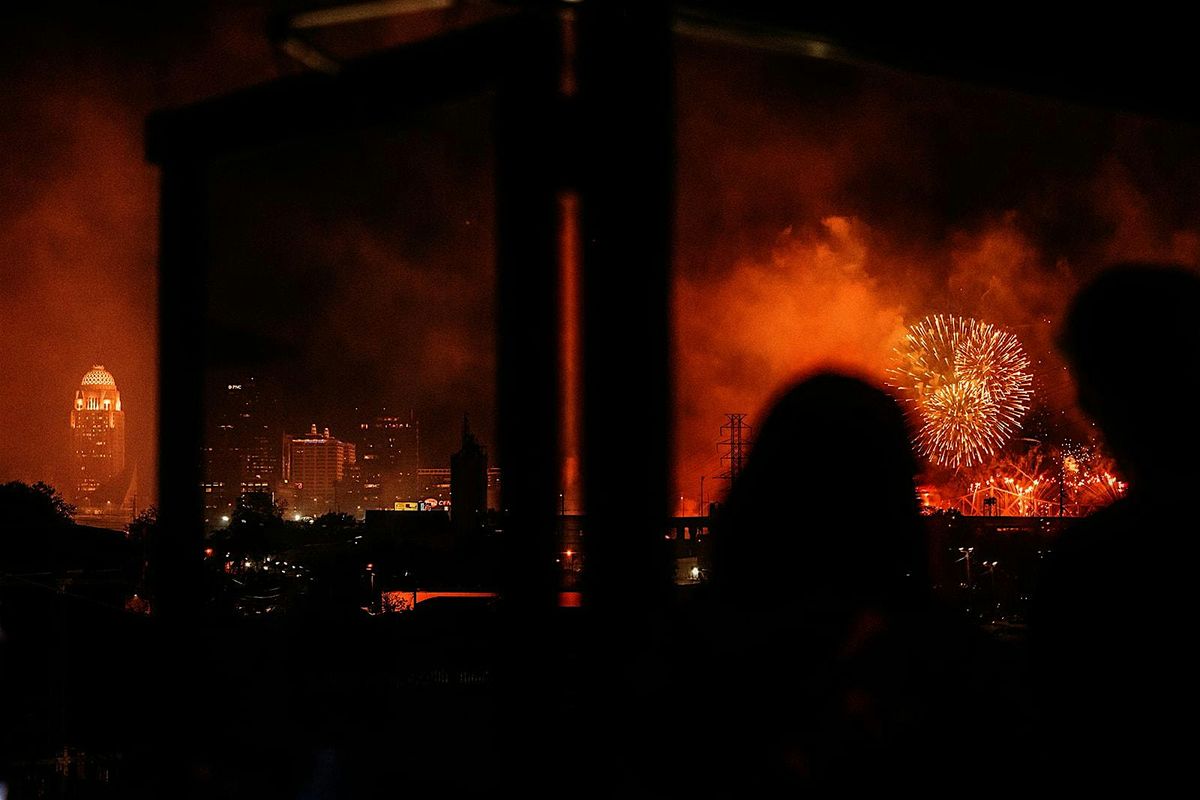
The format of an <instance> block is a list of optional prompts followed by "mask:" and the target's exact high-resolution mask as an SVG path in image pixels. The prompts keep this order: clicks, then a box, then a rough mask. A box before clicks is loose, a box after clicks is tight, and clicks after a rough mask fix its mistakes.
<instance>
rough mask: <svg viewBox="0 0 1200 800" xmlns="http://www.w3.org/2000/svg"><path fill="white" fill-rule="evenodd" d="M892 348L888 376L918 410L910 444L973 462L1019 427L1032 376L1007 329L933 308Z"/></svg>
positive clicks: (956, 462) (945, 458)
mask: <svg viewBox="0 0 1200 800" xmlns="http://www.w3.org/2000/svg"><path fill="white" fill-rule="evenodd" d="M896 353H897V360H896V365H895V366H894V367H892V369H891V370H889V374H890V377H891V382H892V384H893V385H894V386H895V387H896V389H897V390H898V391H899V392H900V393H901V395H902V396H903V397H904V399H905V400H907V401H908V402H909V403H910V405H911V407H912V408H913V409H914V411H915V412H916V413H917V415H918V417H919V419H920V426H919V430H918V433H917V439H916V444H917V447H918V449H919V450H920V451H921V453H922V454H924V455H925V456H926V457H928V458H929V459H930V460H932V461H934V462H935V463H938V464H942V465H944V466H950V467H955V468H958V467H969V466H972V465H975V464H979V463H980V462H982V461H983V460H984V459H985V458H987V457H989V456H991V455H993V454H994V453H995V452H996V451H997V450H998V449H1000V448H1001V447H1003V446H1004V444H1005V443H1006V442H1008V440H1009V439H1011V438H1012V436H1013V434H1015V433H1016V432H1017V431H1018V430H1020V428H1021V420H1022V419H1023V418H1024V416H1025V412H1026V411H1027V410H1028V408H1029V400H1030V396H1031V391H1030V384H1031V383H1032V381H1033V378H1032V376H1031V375H1030V373H1029V358H1028V356H1026V355H1025V351H1024V349H1023V348H1022V347H1021V343H1020V342H1019V341H1017V338H1016V337H1015V336H1013V335H1012V334H1011V333H1008V332H1006V331H1004V330H1001V329H1000V328H998V327H996V326H995V325H992V324H990V323H987V322H980V321H978V320H974V319H971V318H969V317H958V316H953V315H943V314H936V315H934V316H931V317H926V318H925V319H923V320H921V321H920V322H918V323H917V324H915V325H913V326H912V327H910V328H909V329H908V333H907V335H906V336H905V339H904V342H903V344H901V346H900V347H899V348H898V349H897V351H896Z"/></svg>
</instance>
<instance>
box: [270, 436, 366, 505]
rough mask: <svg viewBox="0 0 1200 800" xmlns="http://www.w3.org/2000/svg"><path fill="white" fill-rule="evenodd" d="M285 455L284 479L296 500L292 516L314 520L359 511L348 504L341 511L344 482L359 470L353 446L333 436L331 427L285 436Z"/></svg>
mask: <svg viewBox="0 0 1200 800" xmlns="http://www.w3.org/2000/svg"><path fill="white" fill-rule="evenodd" d="M283 452H284V460H283V479H284V481H285V482H286V483H287V484H288V485H289V486H290V488H291V489H292V491H293V498H294V500H293V503H292V505H291V508H290V509H289V513H293V514H297V515H300V516H305V517H309V516H313V517H315V516H320V515H321V514H325V513H327V512H329V511H344V512H346V513H351V512H353V511H355V510H356V509H355V508H353V507H350V506H349V503H347V507H346V508H341V507H340V506H341V504H340V503H339V502H338V500H339V498H338V490H339V489H342V488H343V487H342V482H343V481H344V480H346V479H347V478H349V477H350V476H351V473H352V472H354V471H356V469H355V468H356V465H355V458H354V445H353V444H351V443H349V442H343V441H341V440H340V439H337V438H336V437H334V436H332V435H331V434H330V433H329V428H326V429H325V431H324V433H321V432H318V431H317V426H316V425H313V426H312V428H311V429H310V430H309V432H308V434H307V435H305V436H293V435H291V434H287V435H285V436H284V437H283Z"/></svg>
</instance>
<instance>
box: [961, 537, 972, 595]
mask: <svg viewBox="0 0 1200 800" xmlns="http://www.w3.org/2000/svg"><path fill="white" fill-rule="evenodd" d="M958 552H960V553H962V554H963V557H962V558H960V559H959V561H965V562H967V588H968V589H970V588H971V553H973V552H975V548H974V547H960V548H958Z"/></svg>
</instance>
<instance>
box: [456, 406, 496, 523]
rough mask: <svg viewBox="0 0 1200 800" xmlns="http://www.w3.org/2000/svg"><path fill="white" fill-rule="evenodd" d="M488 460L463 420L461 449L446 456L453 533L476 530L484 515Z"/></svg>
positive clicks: (469, 427)
mask: <svg viewBox="0 0 1200 800" xmlns="http://www.w3.org/2000/svg"><path fill="white" fill-rule="evenodd" d="M487 489H488V457H487V451H486V450H484V449H483V447H482V446H481V445H480V444H479V440H478V439H476V438H475V434H473V433H471V425H470V422H469V421H468V420H467V418H466V417H463V433H462V447H461V448H460V449H459V451H458V452H457V453H454V454H453V455H452V456H450V520H451V522H452V523H453V525H454V529H455V531H458V532H463V531H470V530H474V529H476V528H478V527H479V525H480V523H481V522H482V520H483V516H484V515H485V514H486V513H487V510H488V504H487V497H488V492H487Z"/></svg>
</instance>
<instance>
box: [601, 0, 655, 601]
mask: <svg viewBox="0 0 1200 800" xmlns="http://www.w3.org/2000/svg"><path fill="white" fill-rule="evenodd" d="M579 22H580V26H579V43H578V53H579V62H578V63H579V100H580V105H581V108H580V125H579V131H580V134H579V142H578V150H577V152H579V153H580V158H581V160H582V162H581V164H580V170H581V171H580V179H579V188H580V207H581V209H582V217H583V220H582V221H583V225H582V228H583V231H582V232H583V237H582V238H583V272H584V280H583V285H584V308H583V317H584V334H583V351H584V363H583V375H584V385H585V389H584V401H583V407H584V410H585V422H584V426H583V430H584V469H583V472H584V479H585V484H584V485H585V496H586V504H587V512H588V519H589V527H588V538H587V540H586V543H587V561H586V562H585V563H586V569H587V570H588V574H587V583H586V587H587V589H586V596H585V602H588V603H590V604H591V605H592V606H593V607H595V608H597V609H598V610H601V611H603V612H604V614H603V615H604V616H606V617H607V616H610V615H612V616H614V619H616V618H619V619H624V620H627V621H631V622H632V621H634V620H637V619H644V618H647V617H648V616H649V612H652V611H653V610H654V607H655V606H658V605H659V604H661V603H662V602H663V601H664V599H665V597H666V596H667V591H668V589H669V586H670V565H669V563H668V557H667V552H668V551H667V549H666V547H665V546H664V545H665V541H664V533H665V528H666V524H667V518H668V516H669V505H668V504H669V500H668V498H669V496H670V495H669V492H670V486H669V477H670V474H669V455H670V443H671V435H670V432H671V421H670V403H671V360H670V349H669V341H670V302H669V284H670V264H671V235H672V214H673V191H674V178H675V175H674V144H673V142H674V117H673V113H674V107H673V103H672V95H673V91H672V51H671V39H670V25H669V22H670V18H669V14H668V8H667V4H666V3H663V2H654V1H653V0H649V1H648V0H630V1H629V2H603V3H592V4H586V3H585V4H584V5H583V6H582V7H581V9H580V13H579Z"/></svg>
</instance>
